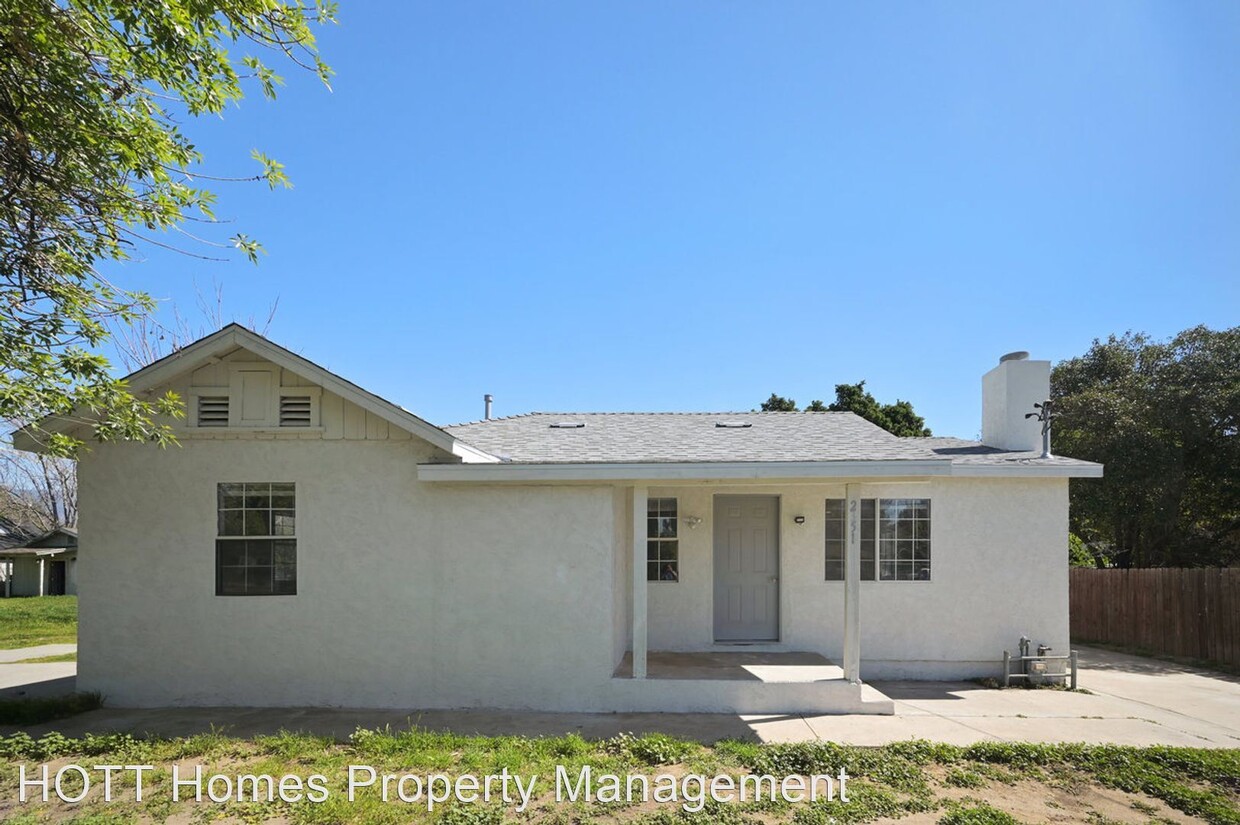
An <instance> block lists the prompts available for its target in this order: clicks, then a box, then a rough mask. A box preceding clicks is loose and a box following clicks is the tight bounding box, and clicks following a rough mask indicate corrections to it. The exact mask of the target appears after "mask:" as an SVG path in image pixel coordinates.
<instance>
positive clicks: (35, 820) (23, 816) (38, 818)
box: [4, 811, 44, 825]
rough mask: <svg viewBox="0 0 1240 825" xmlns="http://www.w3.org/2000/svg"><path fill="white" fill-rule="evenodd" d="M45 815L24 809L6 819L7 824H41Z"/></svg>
mask: <svg viewBox="0 0 1240 825" xmlns="http://www.w3.org/2000/svg"><path fill="white" fill-rule="evenodd" d="M43 821H44V819H43V815H42V814H40V813H38V812H37V811H22V812H21V813H19V814H14V815H13V816H10V817H8V818H7V819H5V820H4V823H5V825H40V823H42V822H43Z"/></svg>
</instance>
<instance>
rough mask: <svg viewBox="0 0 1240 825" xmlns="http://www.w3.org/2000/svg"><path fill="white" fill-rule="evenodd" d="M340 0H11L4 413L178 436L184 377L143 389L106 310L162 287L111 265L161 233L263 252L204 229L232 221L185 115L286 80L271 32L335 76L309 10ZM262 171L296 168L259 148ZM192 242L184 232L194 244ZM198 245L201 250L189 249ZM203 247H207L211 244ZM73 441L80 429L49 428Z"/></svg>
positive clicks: (4, 61)
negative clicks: (220, 218)
mask: <svg viewBox="0 0 1240 825" xmlns="http://www.w3.org/2000/svg"><path fill="white" fill-rule="evenodd" d="M334 17H335V9H334V5H333V4H331V3H329V2H326V0H207V2H199V1H198V0H194V1H193V2H191V0H163V1H162V2H156V1H155V0H136V2H135V0H129V2H118V1H117V0H7V2H5V3H3V4H0V136H2V137H0V364H3V365H4V368H3V372H0V419H5V420H16V421H22V422H31V421H34V420H37V419H39V418H41V417H43V416H45V415H56V416H59V417H62V418H69V419H75V417H77V419H78V420H81V421H82V423H84V424H89V426H90V427H92V428H93V433H94V436H95V437H96V438H98V439H100V440H144V441H154V442H156V443H160V444H167V443H170V442H171V440H172V435H171V432H170V430H169V429H168V427H167V426H166V425H161V424H159V423H157V422H156V420H155V419H156V417H157V416H159V415H171V416H176V415H179V414H181V405H180V400H179V399H178V398H177V397H176V396H175V395H173V394H169V395H165V396H164V397H162V398H157V399H139V398H135V397H134V396H133V395H132V394H131V393H130V392H129V391H128V388H127V387H126V386H125V384H124V383H123V382H122V381H119V380H117V379H115V378H113V377H112V376H111V375H110V373H109V365H108V362H107V360H106V359H105V358H104V357H103V356H102V355H100V354H98V352H97V349H98V347H99V345H100V344H102V343H103V342H104V341H105V340H106V339H107V338H108V334H109V333H108V326H109V324H111V323H116V322H118V321H119V322H122V323H124V322H130V321H133V320H135V319H138V318H141V317H143V316H145V315H146V314H148V313H149V312H150V311H151V310H152V308H153V302H152V300H151V298H150V297H149V296H147V295H144V294H141V293H137V292H129V291H125V290H123V289H120V288H119V287H117V286H114V285H113V284H112V283H110V282H109V281H108V280H107V279H106V278H105V277H104V276H103V275H102V274H101V273H100V271H99V269H98V266H99V265H100V264H101V263H104V262H108V261H121V260H125V259H127V258H129V257H130V256H131V255H132V254H133V252H134V250H135V249H136V248H138V247H139V246H140V245H141V244H144V243H150V244H154V245H157V246H163V247H169V248H174V249H178V250H180V247H179V246H178V245H177V244H173V243H168V242H166V241H163V240H160V239H159V237H158V236H159V235H161V234H163V233H168V232H173V231H175V232H178V233H180V234H179V237H183V238H188V239H190V240H191V241H192V242H194V243H199V242H201V243H204V244H208V245H210V247H212V248H224V249H226V248H229V247H232V248H235V249H237V250H239V251H240V252H241V253H242V254H243V255H245V256H246V257H248V258H249V259H251V260H256V259H257V256H258V255H259V253H260V251H261V247H260V246H259V245H258V243H257V242H255V241H254V240H253V239H251V238H248V237H246V236H245V235H241V234H237V235H234V236H233V237H232V238H231V239H228V240H227V241H223V240H221V241H212V240H210V239H209V238H204V237H200V236H197V235H191V234H190V233H188V232H186V231H185V230H184V229H183V226H184V225H185V224H186V223H188V222H194V223H197V224H201V225H203V226H204V227H206V228H207V231H210V229H211V228H212V227H213V225H214V224H215V223H216V221H215V215H214V213H213V211H212V207H213V205H214V202H215V196H214V194H213V193H212V192H211V191H209V190H208V189H206V188H204V187H203V186H201V185H200V184H199V183H198V181H199V180H216V181H218V180H227V179H226V178H209V177H208V176H205V175H203V174H202V173H201V171H200V169H199V166H200V164H201V163H202V161H203V157H202V155H201V153H200V152H199V151H198V149H197V148H196V147H195V146H194V144H193V142H192V141H191V140H190V138H189V136H188V135H186V134H185V133H184V132H183V131H182V129H181V126H180V121H181V120H182V119H184V118H185V117H191V118H192V117H195V116H198V115H203V114H218V113H219V112H221V111H222V110H223V109H224V107H225V106H227V105H229V104H231V103H234V102H236V101H238V100H240V99H241V98H242V97H243V81H245V80H250V81H253V82H254V83H256V84H257V85H258V86H259V87H260V88H261V90H262V93H263V94H265V95H266V96H268V97H274V95H275V90H276V87H277V86H278V85H279V84H280V83H281V79H280V77H279V76H278V75H276V74H275V73H274V71H273V70H272V69H271V68H270V67H268V66H267V65H266V63H264V62H263V60H262V59H260V58H259V57H255V56H251V55H243V56H241V57H239V58H237V57H235V56H234V55H233V54H231V53H230V52H229V50H228V48H227V47H228V46H231V45H237V44H240V45H243V46H246V47H251V46H253V47H257V48H258V49H260V50H263V51H266V52H270V53H274V54H275V55H277V56H278V57H279V59H282V60H283V59H287V60H291V61H292V62H293V63H294V64H296V65H298V66H301V67H304V68H306V69H309V70H311V71H313V72H315V73H316V74H317V75H318V76H319V77H320V78H322V79H323V80H324V82H326V81H327V79H328V77H329V76H330V70H329V69H328V67H327V66H326V65H325V64H324V63H323V62H322V61H321V60H320V59H319V57H318V54H317V51H316V49H315V41H314V36H313V34H312V32H311V25H312V24H314V23H316V22H318V23H321V22H325V21H328V20H334ZM254 159H255V160H256V161H257V162H258V164H259V165H260V167H261V172H260V173H259V174H257V175H254V176H253V177H250V178H234V179H233V180H262V181H266V182H267V183H268V185H270V186H271V187H273V188H274V187H276V186H286V185H288V180H287V178H286V176H285V173H284V169H283V167H282V166H281V164H280V163H278V162H277V161H275V160H272V159H271V158H269V157H267V156H265V155H263V154H262V153H260V152H257V151H256V152H255V153H254ZM181 251H185V250H181ZM187 254H193V253H187ZM198 257H203V256H201V255H199V256H198ZM42 435H43V438H44V440H45V441H46V443H47V446H48V448H49V449H50V450H51V451H52V452H54V453H56V454H60V455H70V454H72V453H74V452H75V451H76V450H77V449H78V448H80V447H81V446H82V441H81V439H78V438H76V437H73V436H69V435H64V434H60V433H56V434H52V433H45V434H42Z"/></svg>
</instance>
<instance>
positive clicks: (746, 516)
mask: <svg viewBox="0 0 1240 825" xmlns="http://www.w3.org/2000/svg"><path fill="white" fill-rule="evenodd" d="M714 521H715V537H714V538H715V641H717V642H741V641H745V642H756V641H777V640H778V639H779V498H778V496H715V519H714Z"/></svg>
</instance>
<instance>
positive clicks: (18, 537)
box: [0, 516, 38, 550]
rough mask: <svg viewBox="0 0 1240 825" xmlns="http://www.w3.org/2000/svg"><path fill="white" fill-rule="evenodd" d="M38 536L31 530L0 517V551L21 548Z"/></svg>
mask: <svg viewBox="0 0 1240 825" xmlns="http://www.w3.org/2000/svg"><path fill="white" fill-rule="evenodd" d="M36 535H38V534H37V533H36V532H34V530H33V528H30V527H26V526H23V525H21V524H18V523H17V522H15V521H13V520H12V519H10V518H8V517H6V516H0V550H7V549H8V548H10V547H21V546H22V545H24V544H25V543H26V542H28V541H30V540H31V539H32V538H34V537H35V536H36Z"/></svg>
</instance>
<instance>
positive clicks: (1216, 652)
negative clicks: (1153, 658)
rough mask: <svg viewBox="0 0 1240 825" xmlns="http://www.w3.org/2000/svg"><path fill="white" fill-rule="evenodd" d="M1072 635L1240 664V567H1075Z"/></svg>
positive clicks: (1088, 639)
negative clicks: (1131, 568) (1112, 568)
mask: <svg viewBox="0 0 1240 825" xmlns="http://www.w3.org/2000/svg"><path fill="white" fill-rule="evenodd" d="M1070 581H1071V587H1070V590H1069V593H1070V598H1071V611H1070V616H1071V622H1072V639H1073V640H1074V641H1081V642H1106V643H1109V644H1115V645H1124V646H1126V647H1134V648H1141V649H1144V650H1148V651H1151V652H1154V653H1161V654H1166V655H1168V656H1183V657H1187V658H1191V659H1207V660H1210V661H1215V662H1225V663H1227V664H1231V665H1240V567H1229V568H1219V567H1211V568H1199V569H1178V568H1150V569H1143V570H1090V569H1086V568H1073V569H1072V571H1071V580H1070Z"/></svg>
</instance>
